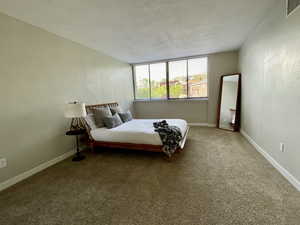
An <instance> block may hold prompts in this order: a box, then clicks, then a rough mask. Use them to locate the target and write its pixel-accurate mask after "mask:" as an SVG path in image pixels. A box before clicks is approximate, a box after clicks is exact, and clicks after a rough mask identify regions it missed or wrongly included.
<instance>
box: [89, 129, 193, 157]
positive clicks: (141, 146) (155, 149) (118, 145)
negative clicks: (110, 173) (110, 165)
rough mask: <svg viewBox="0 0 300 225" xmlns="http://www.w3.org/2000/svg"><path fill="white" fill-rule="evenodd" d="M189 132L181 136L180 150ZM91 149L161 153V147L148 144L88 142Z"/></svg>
mask: <svg viewBox="0 0 300 225" xmlns="http://www.w3.org/2000/svg"><path fill="white" fill-rule="evenodd" d="M188 132H189V127H187V130H186V132H185V135H184V136H183V139H182V141H181V143H180V149H181V150H182V149H183V148H184V145H185V143H186V140H187V136H188ZM90 146H91V148H94V147H106V148H123V149H130V150H140V151H148V152H163V150H162V147H163V146H162V145H148V144H133V143H120V142H104V141H94V140H91V141H90Z"/></svg>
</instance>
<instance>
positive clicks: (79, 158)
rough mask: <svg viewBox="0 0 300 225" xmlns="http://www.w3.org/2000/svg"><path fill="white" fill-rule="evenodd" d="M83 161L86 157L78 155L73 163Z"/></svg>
mask: <svg viewBox="0 0 300 225" xmlns="http://www.w3.org/2000/svg"><path fill="white" fill-rule="evenodd" d="M83 159H85V156H84V155H80V154H76V155H75V156H74V157H73V159H72V161H73V162H78V161H81V160H83Z"/></svg>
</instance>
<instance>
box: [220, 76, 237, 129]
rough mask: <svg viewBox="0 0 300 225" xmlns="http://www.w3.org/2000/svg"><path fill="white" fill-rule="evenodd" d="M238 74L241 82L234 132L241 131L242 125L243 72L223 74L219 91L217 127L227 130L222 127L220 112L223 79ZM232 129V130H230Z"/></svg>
mask: <svg viewBox="0 0 300 225" xmlns="http://www.w3.org/2000/svg"><path fill="white" fill-rule="evenodd" d="M234 75H238V76H239V82H238V95H237V101H236V115H235V125H234V126H233V131H234V132H239V131H240V126H241V97H242V96H241V94H242V91H241V89H242V74H241V73H232V74H225V75H223V76H221V79H220V91H219V101H218V114H217V128H219V129H222V130H225V129H223V128H220V117H221V115H220V113H221V103H222V90H223V79H224V77H228V76H234ZM228 131H230V130H228Z"/></svg>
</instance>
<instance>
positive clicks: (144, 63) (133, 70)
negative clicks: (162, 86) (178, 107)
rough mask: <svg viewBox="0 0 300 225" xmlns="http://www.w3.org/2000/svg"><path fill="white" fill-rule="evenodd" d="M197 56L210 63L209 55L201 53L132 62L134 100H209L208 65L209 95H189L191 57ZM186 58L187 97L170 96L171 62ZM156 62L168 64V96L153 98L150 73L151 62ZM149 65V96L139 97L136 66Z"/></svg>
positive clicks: (195, 57) (207, 71) (207, 72)
mask: <svg viewBox="0 0 300 225" xmlns="http://www.w3.org/2000/svg"><path fill="white" fill-rule="evenodd" d="M197 58H206V59H207V64H208V56H207V55H201V56H190V57H184V58H174V59H166V60H159V61H151V62H142V63H134V64H131V68H132V77H133V92H134V100H135V101H181V100H208V98H209V78H208V77H209V76H208V74H209V68H208V66H207V70H206V76H207V96H206V97H189V86H188V85H189V68H188V67H189V66H188V64H189V61H188V60H189V59H197ZM182 60H186V61H187V62H186V65H187V66H186V81H187V90H186V91H187V97H185V98H172V97H170V86H169V63H170V62H174V61H182ZM156 63H165V65H166V83H167V84H166V89H167V91H166V92H167V93H166V94H167V96H166V98H152V96H151V74H150V64H156ZM145 65H147V66H148V75H149V95H150V97H149V98H144V99H142V98H137V97H136V93H137V90H136V89H137V86H136V73H135V67H136V66H145Z"/></svg>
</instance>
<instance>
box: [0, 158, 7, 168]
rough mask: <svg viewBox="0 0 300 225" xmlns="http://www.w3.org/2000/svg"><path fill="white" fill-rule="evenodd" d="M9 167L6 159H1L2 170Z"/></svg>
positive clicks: (0, 166)
mask: <svg viewBox="0 0 300 225" xmlns="http://www.w3.org/2000/svg"><path fill="white" fill-rule="evenodd" d="M6 166H7V161H6V158H0V168H4V167H6Z"/></svg>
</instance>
